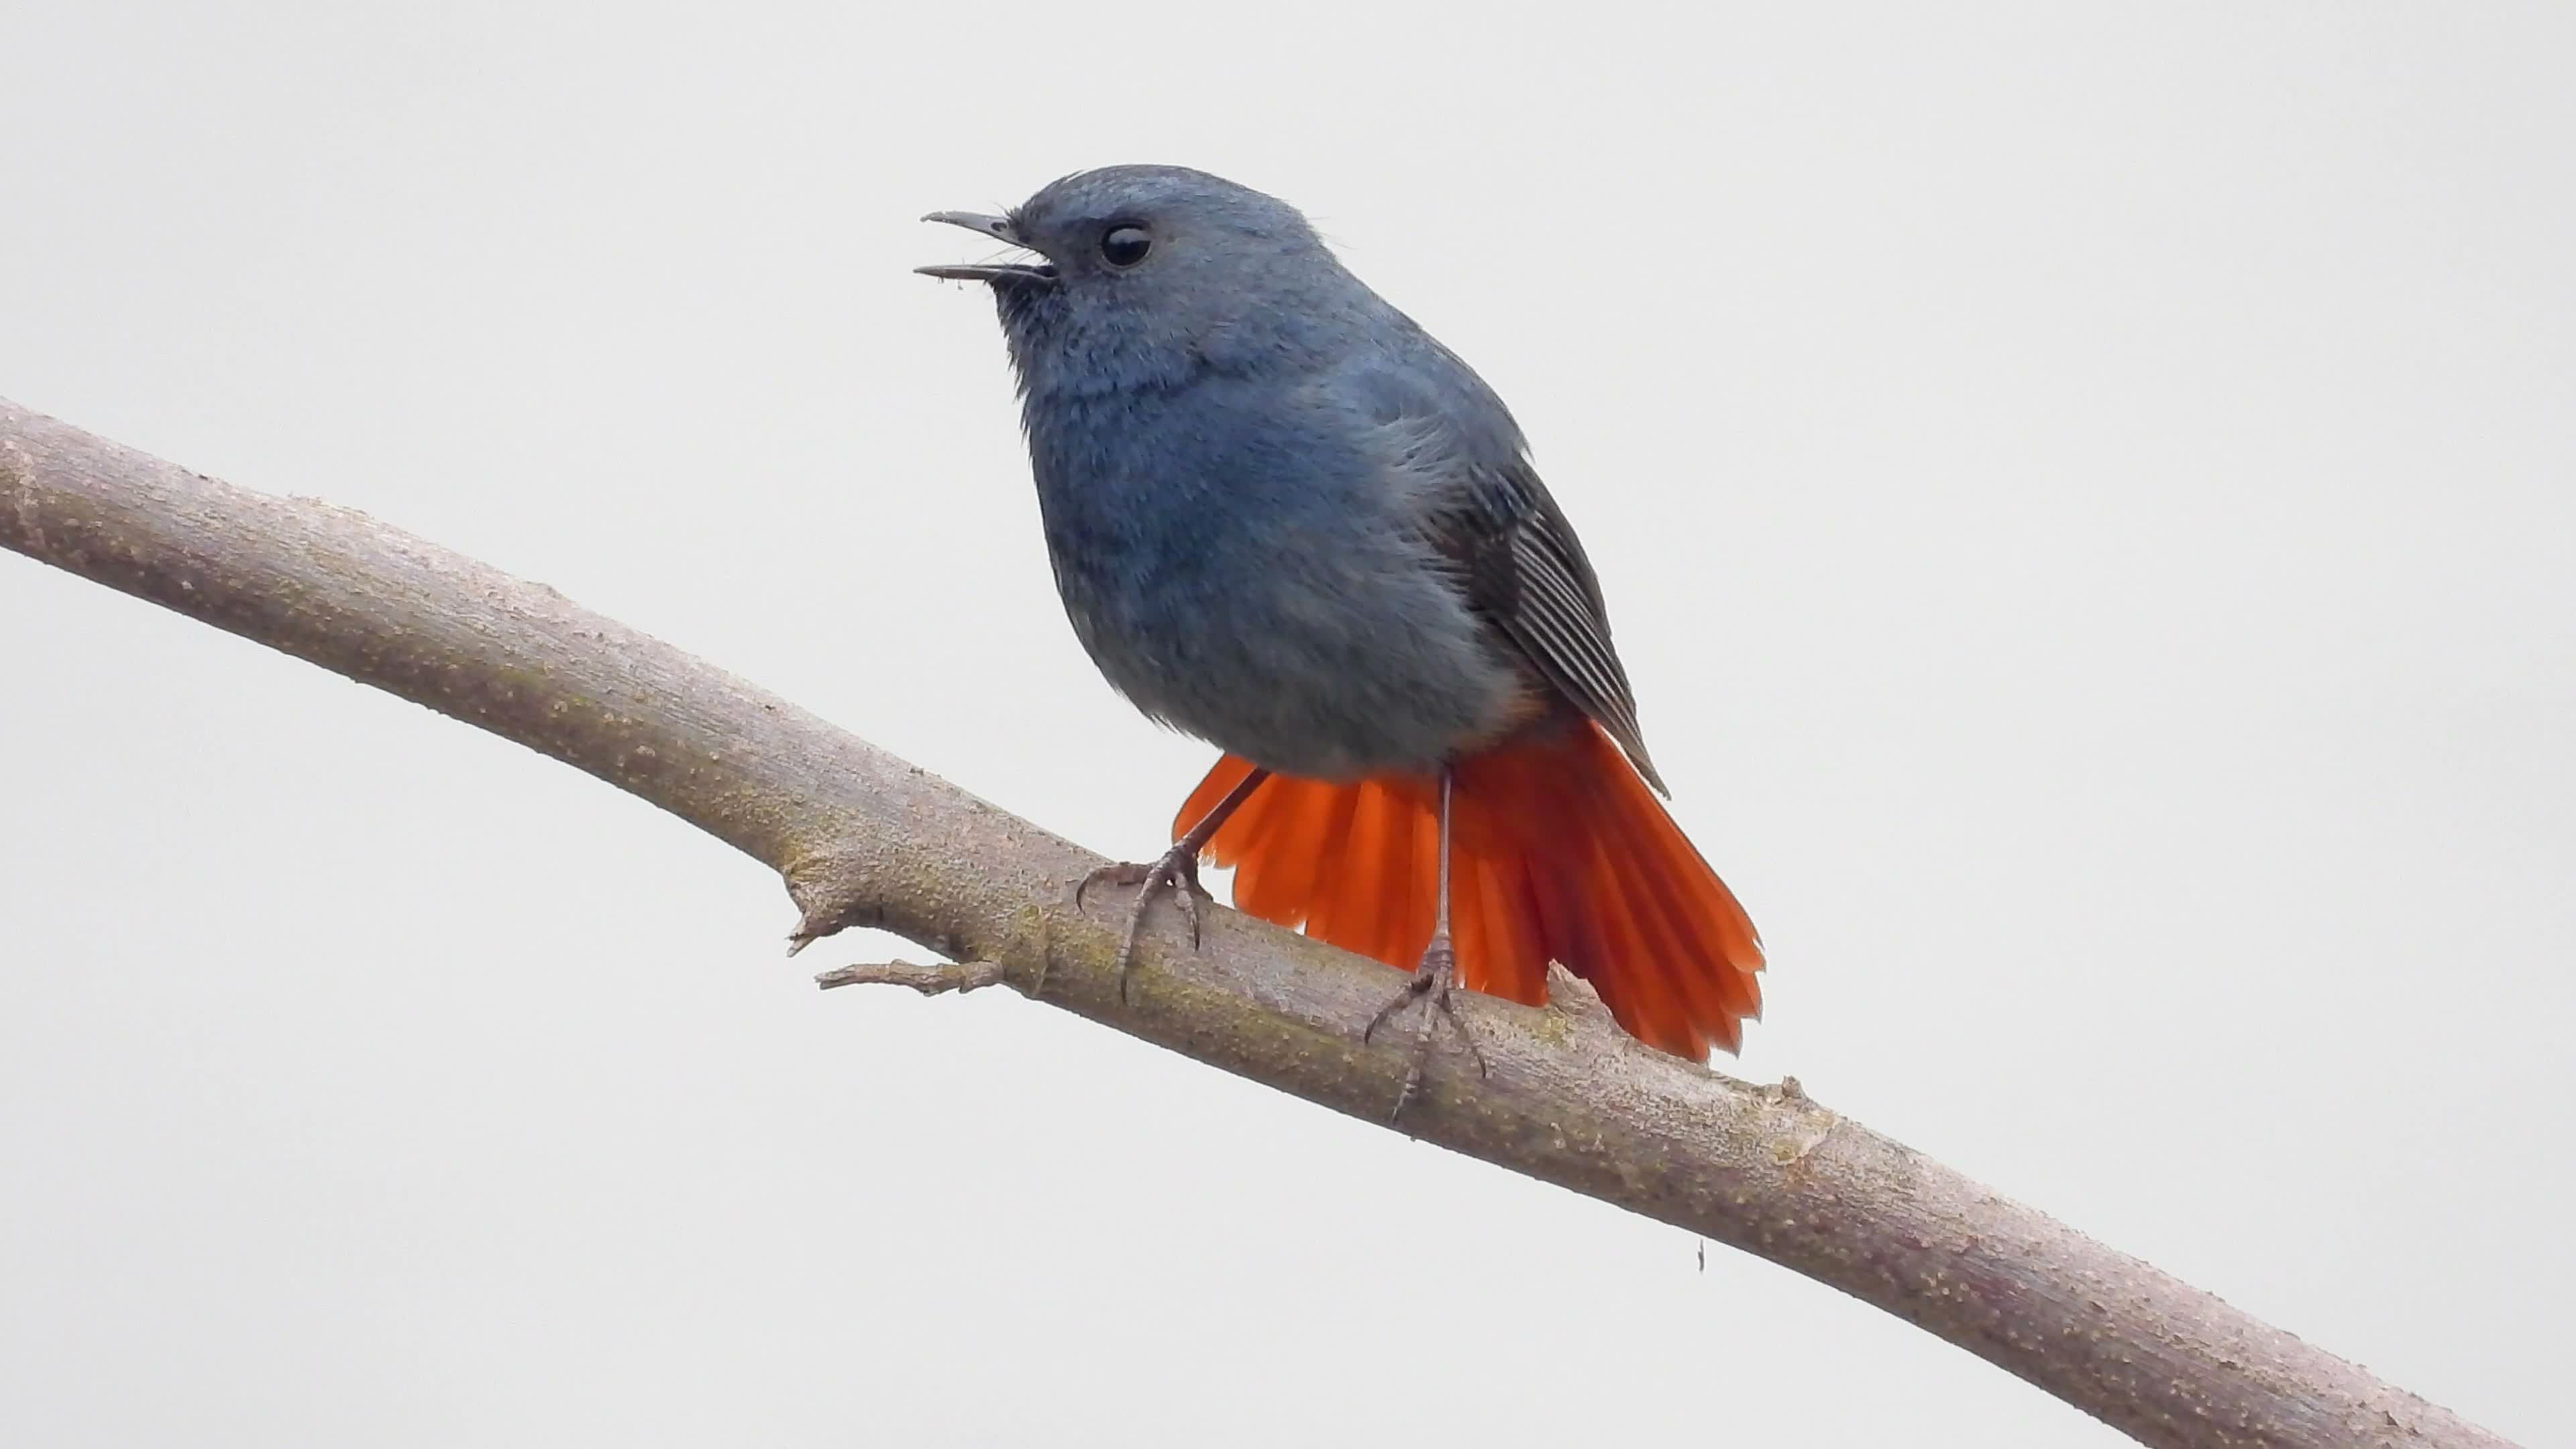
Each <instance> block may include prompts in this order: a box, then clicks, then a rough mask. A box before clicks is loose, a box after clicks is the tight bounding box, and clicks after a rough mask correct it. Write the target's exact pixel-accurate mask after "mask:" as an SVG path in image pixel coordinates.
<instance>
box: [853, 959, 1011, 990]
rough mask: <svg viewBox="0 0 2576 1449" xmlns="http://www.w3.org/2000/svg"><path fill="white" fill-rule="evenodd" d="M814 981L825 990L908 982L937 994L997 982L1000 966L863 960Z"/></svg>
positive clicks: (1000, 977)
mask: <svg viewBox="0 0 2576 1449" xmlns="http://www.w3.org/2000/svg"><path fill="white" fill-rule="evenodd" d="M814 984H815V985H817V986H820V987H822V988H823V989H824V990H826V991H829V990H831V989H832V988H833V987H835V986H909V987H911V988H912V989H913V990H915V991H918V992H920V993H921V994H922V995H924V996H937V995H940V994H941V993H943V992H949V991H980V990H982V989H984V988H985V987H987V986H999V985H1001V984H1002V967H1001V964H1000V963H999V962H995V961H938V962H933V963H932V964H930V965H927V966H922V965H916V964H915V963H913V962H910V961H862V962H860V963H858V964H857V965H854V966H842V967H839V968H837V969H834V970H831V971H826V972H824V973H823V974H822V975H820V976H817V977H815V978H814Z"/></svg>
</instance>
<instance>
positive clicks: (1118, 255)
mask: <svg viewBox="0 0 2576 1449" xmlns="http://www.w3.org/2000/svg"><path fill="white" fill-rule="evenodd" d="M1153 249H1154V239H1153V238H1152V237H1150V236H1147V235H1145V229H1144V228H1143V227H1141V226H1113V227H1111V228H1110V229H1109V231H1108V233H1107V234H1106V235H1104V236H1102V237H1101V238H1100V256H1101V259H1102V260H1103V261H1106V262H1108V263H1109V265H1111V266H1113V267H1132V266H1134V265H1136V264H1137V263H1138V262H1141V261H1143V260H1145V253H1147V252H1150V251H1152V250H1153Z"/></svg>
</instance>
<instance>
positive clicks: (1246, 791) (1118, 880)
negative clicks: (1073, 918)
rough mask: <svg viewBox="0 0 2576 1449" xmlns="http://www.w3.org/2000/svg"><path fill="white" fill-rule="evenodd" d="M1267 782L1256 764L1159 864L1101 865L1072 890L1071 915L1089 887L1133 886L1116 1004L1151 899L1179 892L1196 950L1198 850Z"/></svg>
mask: <svg viewBox="0 0 2576 1449" xmlns="http://www.w3.org/2000/svg"><path fill="white" fill-rule="evenodd" d="M1269 778H1270V772H1269V771H1268V770H1264V769H1261V768H1259V767H1257V766H1256V767H1255V768H1254V769H1253V771H1252V773H1251V774H1249V775H1246V776H1244V777H1243V782H1242V783H1241V784H1239V785H1236V786H1235V787H1234V788H1233V789H1231V790H1228V791H1227V792H1226V794H1225V798H1224V799H1222V800H1219V801H1218V802H1216V808H1215V809H1213V810H1210V811H1209V812H1208V813H1207V814H1206V815H1204V816H1202V817H1200V819H1199V823H1198V824H1196V825H1193V826H1191V827H1190V828H1189V832H1188V833H1187V834H1185V835H1183V836H1182V837H1181V838H1180V839H1178V840H1176V841H1173V842H1172V848H1171V849H1169V850H1167V851H1164V852H1163V856H1162V858H1161V859H1160V860H1157V861H1154V862H1153V863H1152V864H1150V865H1136V864H1132V863H1130V864H1120V865H1104V866H1102V867H1101V868H1100V869H1098V870H1095V871H1093V872H1092V873H1091V874H1089V875H1087V876H1084V877H1083V878H1082V880H1081V881H1080V882H1079V883H1077V884H1076V885H1075V886H1074V888H1073V908H1074V909H1075V910H1077V911H1078V910H1081V909H1082V897H1083V893H1084V892H1085V891H1088V890H1090V889H1091V888H1092V887H1093V886H1099V885H1118V886H1134V887H1136V888H1137V889H1136V904H1135V907H1134V909H1132V910H1131V911H1129V912H1128V915H1127V934H1126V935H1124V936H1121V937H1119V938H1118V999H1119V1000H1120V1001H1125V1000H1126V999H1127V972H1128V969H1129V968H1130V967H1132V966H1134V965H1135V963H1136V933H1137V931H1138V930H1139V929H1141V928H1142V927H1143V926H1144V924H1145V912H1146V910H1147V909H1148V908H1149V907H1151V906H1152V905H1153V904H1154V897H1155V896H1157V895H1160V894H1161V893H1162V892H1164V891H1165V890H1169V889H1178V890H1179V891H1180V893H1181V914H1183V915H1185V916H1187V917H1189V919H1190V946H1191V948H1192V949H1196V948H1197V946H1198V944H1199V902H1200V901H1203V900H1206V899H1208V893H1207V888H1206V887H1204V886H1202V885H1200V884H1199V852H1200V851H1203V850H1205V849H1207V843H1208V842H1209V841H1210V840H1213V839H1215V838H1216V833H1217V831H1218V829H1219V828H1221V827H1222V826H1223V825H1224V824H1225V822H1226V820H1227V819H1228V818H1229V817H1231V816H1232V815H1233V814H1234V812H1235V811H1237V810H1240V809H1242V808H1243V802H1244V801H1246V800H1249V799H1251V798H1252V792H1253V791H1255V790H1258V789H1260V788H1261V782H1262V781H1264V780H1267V779H1269Z"/></svg>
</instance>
